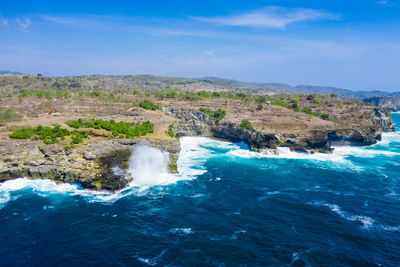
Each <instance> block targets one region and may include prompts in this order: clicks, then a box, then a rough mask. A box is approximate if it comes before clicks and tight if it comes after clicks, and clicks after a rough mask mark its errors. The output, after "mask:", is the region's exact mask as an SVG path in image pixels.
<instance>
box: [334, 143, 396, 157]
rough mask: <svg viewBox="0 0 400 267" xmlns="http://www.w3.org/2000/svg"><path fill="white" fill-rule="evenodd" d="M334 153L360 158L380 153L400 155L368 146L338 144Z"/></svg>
mask: <svg viewBox="0 0 400 267" xmlns="http://www.w3.org/2000/svg"><path fill="white" fill-rule="evenodd" d="M334 149H335V150H334V153H335V154H337V155H339V156H350V155H351V156H355V157H359V158H372V157H376V156H379V155H384V156H391V157H393V156H400V153H398V152H392V151H385V150H374V149H370V148H368V147H352V146H337V147H334Z"/></svg>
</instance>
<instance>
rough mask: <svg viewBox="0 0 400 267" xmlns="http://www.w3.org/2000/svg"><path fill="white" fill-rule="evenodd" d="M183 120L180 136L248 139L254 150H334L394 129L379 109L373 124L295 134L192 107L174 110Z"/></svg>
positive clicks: (372, 140)
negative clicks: (218, 117) (247, 126)
mask: <svg viewBox="0 0 400 267" xmlns="http://www.w3.org/2000/svg"><path fill="white" fill-rule="evenodd" d="M171 113H172V114H173V115H174V116H175V117H176V118H178V119H179V121H178V127H177V135H178V136H192V135H196V136H206V137H214V138H219V139H224V140H228V141H231V142H245V143H246V144H248V145H249V146H250V147H251V148H252V149H254V150H257V149H275V148H277V147H280V146H285V147H290V148H291V149H293V150H298V151H306V150H307V151H318V152H331V151H332V148H331V144H332V143H335V144H338V143H340V144H350V145H370V144H374V143H376V141H377V140H380V139H381V137H382V131H393V130H394V125H393V122H392V119H391V117H390V114H388V113H387V112H385V111H383V110H380V109H375V112H374V113H372V114H373V115H372V117H371V118H370V121H371V124H370V125H367V126H362V127H361V126H360V127H352V128H350V127H345V126H340V125H339V126H337V127H335V128H332V129H321V130H309V131H298V132H294V133H289V134H288V133H282V134H277V133H271V132H268V131H264V130H260V129H244V128H241V127H240V126H239V124H238V123H233V122H227V121H224V120H222V121H220V122H215V121H214V120H213V118H212V117H211V116H209V115H206V114H203V113H202V112H199V111H195V110H189V109H171Z"/></svg>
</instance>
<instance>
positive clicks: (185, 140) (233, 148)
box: [0, 133, 400, 208]
mask: <svg viewBox="0 0 400 267" xmlns="http://www.w3.org/2000/svg"><path fill="white" fill-rule="evenodd" d="M399 140H400V135H399V134H398V133H388V134H384V136H383V140H382V141H380V143H378V144H376V145H373V146H369V147H350V146H347V147H335V150H334V152H333V153H331V154H325V153H300V152H295V151H291V150H290V149H289V148H286V147H281V148H278V149H276V150H273V151H272V150H265V151H261V152H254V151H251V150H249V148H248V146H247V145H245V144H244V143H230V142H224V141H217V140H213V139H209V138H205V137H182V138H181V139H180V143H181V151H180V154H179V159H178V162H177V165H178V170H179V174H170V173H168V164H169V155H168V153H167V152H163V151H161V150H159V149H158V148H154V147H150V146H148V145H146V144H140V145H138V146H137V147H136V148H135V149H134V151H133V152H132V156H131V158H130V165H129V168H128V171H127V172H128V174H129V175H131V176H132V177H134V179H133V181H132V182H131V183H129V184H128V185H127V187H126V188H124V189H123V190H121V191H119V192H117V193H110V192H106V191H92V190H85V189H83V188H82V187H81V186H80V185H79V184H57V183H55V182H54V181H50V180H29V179H26V178H18V179H15V180H10V181H7V182H4V183H3V184H1V185H0V208H1V207H3V206H4V205H6V203H7V202H8V201H10V200H12V199H13V197H12V194H11V192H16V191H20V190H23V189H30V190H31V191H33V192H37V193H40V194H41V195H43V194H44V195H46V196H48V195H50V194H68V195H80V196H82V197H84V198H85V199H88V201H91V202H106V203H113V202H115V201H116V200H118V199H120V198H122V197H125V196H126V195H130V194H145V193H146V192H148V191H149V190H151V187H153V186H159V185H169V184H173V183H176V182H178V181H181V180H191V179H195V178H196V177H198V176H199V175H202V174H204V173H205V172H207V170H206V167H205V163H206V161H207V160H208V159H210V158H213V157H221V156H228V157H237V158H244V159H252V158H257V159H269V158H275V159H294V160H309V161H317V162H321V161H325V162H332V163H335V164H339V165H346V164H347V165H352V164H353V163H352V161H351V160H349V159H348V157H349V156H352V157H359V158H371V157H376V156H388V157H395V156H399V155H400V153H398V152H393V151H387V150H382V149H384V147H383V148H382V149H377V148H381V147H382V146H384V145H388V144H391V143H392V142H398V141H399ZM329 166H330V167H335V166H334V164H330V165H329ZM353 167H354V166H353ZM114 172H115V173H117V174H119V175H122V171H121V169H120V168H119V167H118V166H115V167H114Z"/></svg>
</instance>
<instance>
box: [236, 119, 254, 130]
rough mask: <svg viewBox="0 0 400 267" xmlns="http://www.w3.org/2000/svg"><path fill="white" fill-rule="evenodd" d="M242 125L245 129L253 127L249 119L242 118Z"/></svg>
mask: <svg viewBox="0 0 400 267" xmlns="http://www.w3.org/2000/svg"><path fill="white" fill-rule="evenodd" d="M239 126H240V127H242V128H244V129H251V128H253V127H252V126H251V123H250V122H249V121H248V120H242V122H241V123H240V124H239Z"/></svg>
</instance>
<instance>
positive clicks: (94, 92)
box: [89, 91, 101, 97]
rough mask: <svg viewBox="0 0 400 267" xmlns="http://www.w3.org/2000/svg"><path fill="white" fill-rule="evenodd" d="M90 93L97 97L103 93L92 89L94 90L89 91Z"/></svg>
mask: <svg viewBox="0 0 400 267" xmlns="http://www.w3.org/2000/svg"><path fill="white" fill-rule="evenodd" d="M89 95H90V96H96V97H97V96H100V95H101V93H100V92H99V91H92V92H90V93H89Z"/></svg>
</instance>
